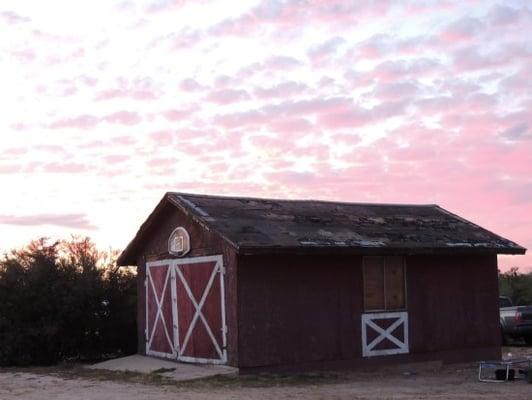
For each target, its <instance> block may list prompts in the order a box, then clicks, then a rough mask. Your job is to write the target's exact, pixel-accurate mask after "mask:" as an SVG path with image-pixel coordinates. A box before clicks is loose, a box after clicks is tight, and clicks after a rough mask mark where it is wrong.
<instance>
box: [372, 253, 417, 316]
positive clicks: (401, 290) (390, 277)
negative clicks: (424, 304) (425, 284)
mask: <svg viewBox="0 0 532 400" xmlns="http://www.w3.org/2000/svg"><path fill="white" fill-rule="evenodd" d="M363 268H364V271H363V273H364V307H365V309H366V311H376V310H400V309H404V308H405V306H406V299H405V267H404V258H403V257H400V256H386V257H384V256H371V257H364V261H363Z"/></svg>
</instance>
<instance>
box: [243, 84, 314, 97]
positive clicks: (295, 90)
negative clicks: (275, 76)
mask: <svg viewBox="0 0 532 400" xmlns="http://www.w3.org/2000/svg"><path fill="white" fill-rule="evenodd" d="M308 90H309V88H308V86H306V85H305V84H303V83H300V82H282V83H279V84H277V85H274V86H270V87H257V88H255V90H254V91H253V94H254V96H255V97H256V98H259V99H265V100H266V99H272V98H283V97H292V96H296V95H300V94H303V93H305V92H307V91H308Z"/></svg>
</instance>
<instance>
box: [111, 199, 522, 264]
mask: <svg viewBox="0 0 532 400" xmlns="http://www.w3.org/2000/svg"><path fill="white" fill-rule="evenodd" d="M165 199H166V200H167V201H168V202H170V203H171V204H173V205H175V206H177V207H179V208H181V209H182V210H183V211H185V212H186V213H187V214H189V215H191V216H192V217H193V218H194V219H196V220H197V221H198V222H201V223H202V224H204V225H205V226H207V227H209V229H211V230H213V231H214V232H217V233H218V234H219V235H221V236H222V237H223V238H224V239H225V240H227V241H228V242H230V243H231V244H232V245H233V246H234V247H235V248H236V249H237V251H239V252H242V253H246V252H253V251H260V250H263V251H266V250H267V249H274V248H282V249H300V250H302V249H309V248H312V249H324V250H325V249H328V250H333V249H338V250H340V249H351V250H357V249H358V250H361V249H382V250H386V249H388V250H394V249H395V250H401V249H403V250H405V249H408V250H410V251H413V252H415V251H419V252H422V250H426V251H428V250H430V251H440V252H448V253H453V252H456V250H457V249H460V250H461V251H474V250H483V251H487V252H492V253H506V254H523V253H524V252H525V251H526V250H525V249H524V248H523V247H521V246H519V245H517V244H516V243H514V242H512V241H510V240H507V239H505V238H503V237H501V236H498V235H496V234H494V233H492V232H490V231H488V230H486V229H484V228H482V227H480V226H478V225H475V224H473V223H472V222H469V221H467V220H465V219H463V218H461V217H459V216H457V215H454V214H452V213H450V212H448V211H446V210H444V209H443V208H441V207H439V206H437V205H401V204H367V203H341V202H329V201H315V200H273V199H256V198H242V197H221V196H207V195H196V194H185V193H173V192H171V193H167V194H166V195H165ZM147 222H148V221H147ZM141 231H142V228H141V230H140V231H139V233H138V234H137V236H136V237H135V239H134V240H133V242H132V243H131V244H130V246H128V248H127V249H126V250H125V251H124V253H123V254H122V256H121V257H120V258H121V259H122V261H124V259H125V258H128V259H130V257H126V254H125V253H127V252H128V249H130V247H131V246H132V245H133V244H134V242H135V241H136V240H139V239H140V237H139V235H140V234H141ZM134 247H137V246H134Z"/></svg>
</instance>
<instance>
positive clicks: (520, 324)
mask: <svg viewBox="0 0 532 400" xmlns="http://www.w3.org/2000/svg"><path fill="white" fill-rule="evenodd" d="M499 307H500V312H499V315H500V320H501V333H502V340H503V343H505V342H506V339H508V338H512V339H519V338H523V339H524V340H525V342H526V344H529V345H532V306H514V305H513V304H512V300H511V299H510V298H509V297H507V296H500V297H499Z"/></svg>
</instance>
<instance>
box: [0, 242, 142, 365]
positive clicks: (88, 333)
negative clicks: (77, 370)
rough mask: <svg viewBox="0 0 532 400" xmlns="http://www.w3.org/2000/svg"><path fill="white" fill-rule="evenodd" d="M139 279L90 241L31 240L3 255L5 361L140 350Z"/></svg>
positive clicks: (0, 314) (1, 361)
mask: <svg viewBox="0 0 532 400" xmlns="http://www.w3.org/2000/svg"><path fill="white" fill-rule="evenodd" d="M135 347H136V276H135V275H134V274H133V273H131V272H129V271H122V270H120V269H118V268H116V266H115V262H114V257H113V255H112V254H109V253H102V252H99V251H98V250H97V249H96V247H95V245H94V244H93V243H92V242H91V241H90V240H89V239H88V238H84V239H78V238H73V239H72V240H70V241H58V242H54V243H50V242H49V241H48V240H46V239H40V240H37V241H33V242H31V243H30V244H29V245H28V246H26V247H25V248H23V249H21V250H14V251H11V252H10V253H9V254H6V255H4V256H3V258H2V259H0V365H30V364H31V365H47V364H54V363H56V362H58V361H60V360H63V359H72V358H74V359H99V358H102V357H105V356H106V355H109V354H131V353H134V352H135V350H136V348H135Z"/></svg>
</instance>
